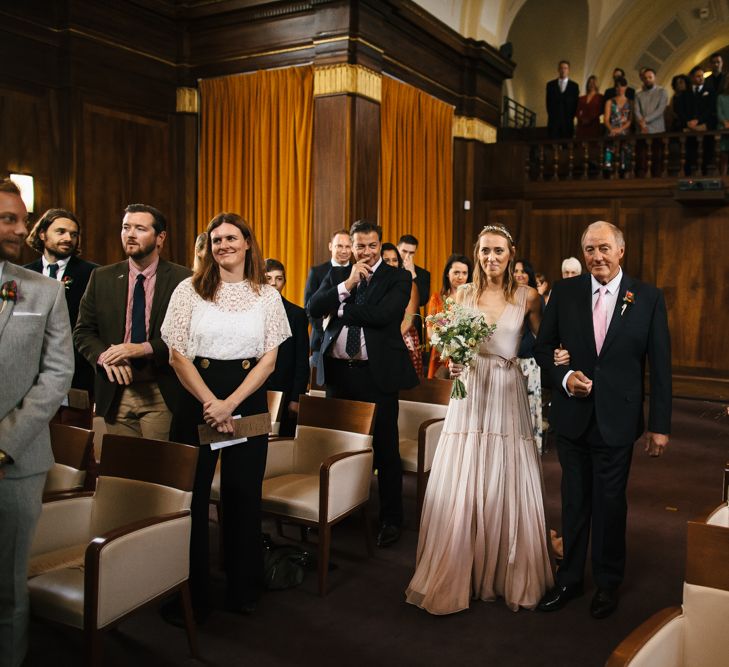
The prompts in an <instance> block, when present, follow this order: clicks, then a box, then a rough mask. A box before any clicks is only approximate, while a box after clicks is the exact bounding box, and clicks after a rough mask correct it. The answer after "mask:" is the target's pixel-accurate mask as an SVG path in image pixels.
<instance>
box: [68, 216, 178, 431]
mask: <svg viewBox="0 0 729 667" xmlns="http://www.w3.org/2000/svg"><path fill="white" fill-rule="evenodd" d="M166 237H167V221H166V220H165V218H164V216H163V215H162V213H160V212H159V211H158V210H157V209H156V208H154V207H153V206H148V205H146V204H130V205H129V206H127V208H126V209H125V211H124V219H123V221H122V229H121V241H122V246H123V248H124V252H125V253H126V255H127V260H126V261H124V262H119V263H118V264H111V265H110V266H105V267H102V268H99V269H97V270H96V271H95V272H94V273H93V274H92V276H91V280H90V281H89V284H88V287H87V288H86V292H85V293H84V296H83V299H82V300H81V306H80V311H79V317H78V322H77V324H76V327H75V328H74V332H73V338H74V343H75V344H76V347H77V349H78V350H79V351H80V352H81V354H82V355H83V356H84V357H85V358H86V359H87V361H88V362H89V363H90V364H91V365H92V366H93V367H94V368H96V382H95V398H96V414H97V415H99V416H102V417H103V418H104V421H105V422H106V426H107V429H108V431H109V432H110V433H118V434H121V435H137V436H141V437H145V438H154V439H158V440H167V439H168V436H169V430H170V420H171V409H172V407H173V405H174V403H175V400H176V396H177V394H178V393H179V391H180V386H179V383H178V381H177V378H176V376H175V374H174V373H173V372H172V370H171V368H170V367H169V364H168V358H169V351H168V349H167V346H166V345H165V344H164V342H163V341H162V338H161V337H160V326H161V325H162V321H163V320H164V317H165V313H166V311H167V304H168V303H169V300H170V296H172V292H173V291H174V289H175V287H177V285H178V284H179V283H180V282H181V281H182V280H184V279H185V278H187V277H188V276H189V275H190V270H189V269H187V268H185V267H183V266H179V265H177V264H173V263H172V262H167V261H165V260H163V259H161V258H160V252H161V250H162V247H163V245H164V242H165V238H166Z"/></svg>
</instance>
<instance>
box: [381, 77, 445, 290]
mask: <svg viewBox="0 0 729 667" xmlns="http://www.w3.org/2000/svg"><path fill="white" fill-rule="evenodd" d="M380 125H381V151H382V152H381V161H380V224H381V225H382V229H383V235H384V240H386V241H391V242H392V243H397V241H398V239H399V238H400V236H401V235H402V234H413V235H414V236H415V237H416V238H417V239H418V241H419V246H418V254H417V255H416V263H417V264H419V265H420V266H423V267H424V268H426V269H428V270H429V271H430V272H431V293H432V292H433V291H436V290H439V289H440V287H441V285H440V276H441V275H442V273H443V267H444V266H445V262H446V259H447V258H448V256H449V255H450V254H451V246H452V239H453V107H452V106H450V105H448V104H446V103H444V102H441V101H440V100H438V99H436V98H434V97H432V96H431V95H428V94H427V93H424V92H422V91H421V90H418V89H417V88H413V87H412V86H409V85H407V84H404V83H401V82H399V81H395V80H394V79H391V78H390V77H388V76H383V77H382V101H381V103H380Z"/></svg>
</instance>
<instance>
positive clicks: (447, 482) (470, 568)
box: [406, 285, 553, 614]
mask: <svg viewBox="0 0 729 667" xmlns="http://www.w3.org/2000/svg"><path fill="white" fill-rule="evenodd" d="M464 289H466V290H468V291H467V294H466V296H465V300H464V304H465V305H467V306H470V307H474V308H475V288H474V287H473V285H468V286H467V287H465V288H464ZM527 294H528V290H527V288H524V287H520V288H518V290H517V292H516V294H515V299H514V303H508V304H507V305H506V308H505V309H504V311H503V313H502V314H501V316H500V317H499V319H498V320H497V322H496V331H495V332H494V334H493V336H492V337H491V338H490V339H489V340H488V341H486V342H484V343H482V344H481V347H480V349H479V353H478V356H477V358H476V359H475V361H474V364H473V366H472V367H471V368H470V369H469V370H468V372H467V375H466V377H465V384H466V388H467V392H468V395H467V396H466V398H464V399H460V400H455V399H451V402H450V405H449V406H448V412H447V414H446V418H445V424H444V427H443V433H442V435H441V439H440V441H439V443H438V448H437V451H436V454H435V458H434V460H433V468H432V470H431V473H430V479H429V481H428V488H427V491H426V495H425V503H424V506H423V514H422V519H421V523H420V537H419V541H418V552H417V566H416V569H415V574H414V576H413V578H412V581H411V582H410V585H409V586H408V589H407V591H406V596H407V601H408V602H409V603H411V604H414V605H417V606H419V607H422V608H423V609H426V610H427V611H429V612H430V613H432V614H450V613H453V612H457V611H461V610H463V609H467V608H468V605H469V601H470V600H471V599H481V600H494V599H495V598H497V597H502V598H504V600H505V602H506V604H507V606H508V607H509V608H510V609H513V610H514V611H516V610H518V609H519V607H525V608H528V609H533V608H534V607H535V606H536V605H537V603H538V602H539V600H540V598H541V597H542V595H543V594H544V593H545V591H546V590H547V588H549V587H551V586H552V585H553V577H552V568H551V564H550V559H549V551H548V549H547V535H546V533H547V531H546V525H545V519H544V502H543V497H542V467H541V461H540V458H539V453H538V451H537V447H536V445H535V442H534V437H533V430H532V424H531V418H530V413H529V401H528V398H527V389H526V384H525V381H524V376H523V375H522V373H521V370H520V368H519V366H518V364H517V363H516V354H517V350H518V348H519V341H520V339H521V333H522V327H523V323H524V315H525V309H526V300H527Z"/></svg>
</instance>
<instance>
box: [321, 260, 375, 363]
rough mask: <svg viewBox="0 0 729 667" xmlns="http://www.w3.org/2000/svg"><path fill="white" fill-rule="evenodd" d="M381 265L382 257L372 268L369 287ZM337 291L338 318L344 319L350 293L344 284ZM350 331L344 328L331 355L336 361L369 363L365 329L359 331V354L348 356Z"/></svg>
mask: <svg viewBox="0 0 729 667" xmlns="http://www.w3.org/2000/svg"><path fill="white" fill-rule="evenodd" d="M380 264H382V257H380V259H379V260H378V261H377V263H376V264H375V265H374V266H373V267H372V273H370V276H369V278H368V279H367V285H368V287H369V284H370V281H371V280H372V276H373V275H374V274H375V271H377V269H378V268H380ZM337 291H338V292H339V304H340V305H339V309H338V310H337V317H342V315H343V314H344V307H345V306H346V305H347V304H345V303H344V301H345V300H346V299H348V298H349V296H350V292H349V291H348V290H347V288H346V287H345V286H344V282H341V283H339V285H337ZM348 331H349V327H342V330H341V331H340V332H339V336H337V339H336V340H335V341H334V344H333V345H332V352H331V355H332V357H334V358H335V359H346V360H349V359H356V360H358V361H367V359H368V357H367V343H366V342H365V337H364V327H362V328H360V331H359V352H358V353H357V354H356V355H355V356H354V357H350V356H349V355H348V354H347V333H348Z"/></svg>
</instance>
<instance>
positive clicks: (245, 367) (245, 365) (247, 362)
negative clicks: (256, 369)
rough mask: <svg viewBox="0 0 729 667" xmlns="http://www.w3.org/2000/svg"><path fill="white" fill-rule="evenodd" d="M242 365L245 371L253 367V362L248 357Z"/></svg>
mask: <svg viewBox="0 0 729 667" xmlns="http://www.w3.org/2000/svg"><path fill="white" fill-rule="evenodd" d="M240 365H241V366H243V370H244V371H247V370H248V369H249V368H250V367H251V362H250V361H248V359H243V361H242V362H241V364H240Z"/></svg>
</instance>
